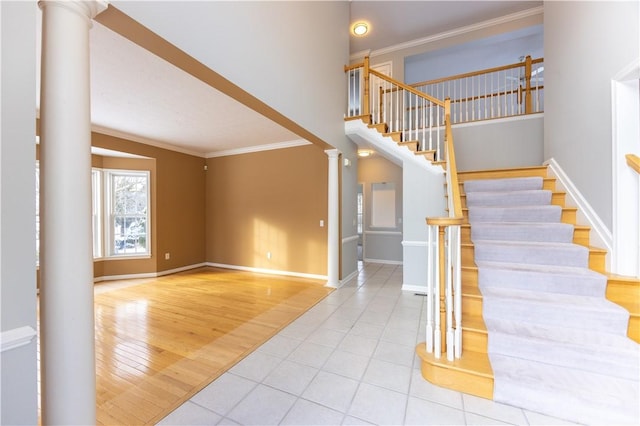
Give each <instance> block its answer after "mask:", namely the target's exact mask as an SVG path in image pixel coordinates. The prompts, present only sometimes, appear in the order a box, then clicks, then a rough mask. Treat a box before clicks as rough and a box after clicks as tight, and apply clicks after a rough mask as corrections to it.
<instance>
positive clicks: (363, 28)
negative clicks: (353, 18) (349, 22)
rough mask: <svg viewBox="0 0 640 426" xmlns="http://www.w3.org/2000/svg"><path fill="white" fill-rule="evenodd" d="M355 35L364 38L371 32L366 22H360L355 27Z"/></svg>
mask: <svg viewBox="0 0 640 426" xmlns="http://www.w3.org/2000/svg"><path fill="white" fill-rule="evenodd" d="M352 31H353V34H355V35H357V36H363V35H365V34H366V33H367V32H368V31H369V25H367V23H366V22H358V23H356V24H354V25H353V29H352Z"/></svg>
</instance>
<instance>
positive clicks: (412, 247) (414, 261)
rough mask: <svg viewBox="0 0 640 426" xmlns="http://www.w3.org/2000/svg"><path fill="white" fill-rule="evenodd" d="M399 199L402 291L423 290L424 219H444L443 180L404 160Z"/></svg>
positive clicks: (424, 266) (425, 264) (425, 277)
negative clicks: (401, 222)
mask: <svg viewBox="0 0 640 426" xmlns="http://www.w3.org/2000/svg"><path fill="white" fill-rule="evenodd" d="M402 172H403V175H402V179H403V182H404V188H403V191H404V194H405V197H404V200H403V211H404V221H403V241H402V248H403V258H404V264H403V284H402V288H403V290H410V291H426V288H427V238H428V235H427V223H426V218H427V217H431V216H434V217H444V216H446V215H447V213H446V212H445V207H446V206H445V177H444V174H435V173H432V172H429V171H427V169H426V168H424V167H421V166H420V165H418V164H416V163H414V162H412V161H405V162H404V164H403V166H402Z"/></svg>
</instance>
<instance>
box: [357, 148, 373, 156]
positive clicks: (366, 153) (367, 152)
mask: <svg viewBox="0 0 640 426" xmlns="http://www.w3.org/2000/svg"><path fill="white" fill-rule="evenodd" d="M370 155H371V151H368V150H366V149H362V150H359V151H358V157H368V156H370Z"/></svg>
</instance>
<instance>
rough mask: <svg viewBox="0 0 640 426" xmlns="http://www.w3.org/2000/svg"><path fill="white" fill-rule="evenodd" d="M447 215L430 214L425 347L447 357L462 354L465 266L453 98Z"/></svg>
mask: <svg viewBox="0 0 640 426" xmlns="http://www.w3.org/2000/svg"><path fill="white" fill-rule="evenodd" d="M444 109H445V137H444V141H445V144H444V146H445V150H444V151H445V152H444V160H445V164H446V174H445V175H446V182H447V210H448V212H449V215H448V216H446V217H427V219H426V221H427V228H428V241H427V269H428V270H427V327H426V351H427V353H433V355H434V357H435V358H440V356H441V354H442V348H446V353H447V359H448V360H449V361H453V360H454V358H460V357H461V356H462V268H461V264H462V262H461V260H462V259H461V255H460V242H461V241H460V228H461V225H462V222H463V215H462V203H461V201H460V187H459V184H458V172H457V167H456V158H455V152H454V149H453V133H452V130H451V101H450V100H449V99H446V100H445V106H444Z"/></svg>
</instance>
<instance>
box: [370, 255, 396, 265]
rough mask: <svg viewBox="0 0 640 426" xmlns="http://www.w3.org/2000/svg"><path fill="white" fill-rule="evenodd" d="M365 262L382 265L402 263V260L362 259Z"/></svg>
mask: <svg viewBox="0 0 640 426" xmlns="http://www.w3.org/2000/svg"><path fill="white" fill-rule="evenodd" d="M363 260H364V261H365V262H366V263H382V264H384V265H402V260H386V259H369V258H368V257H366V258H364V259H363Z"/></svg>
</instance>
